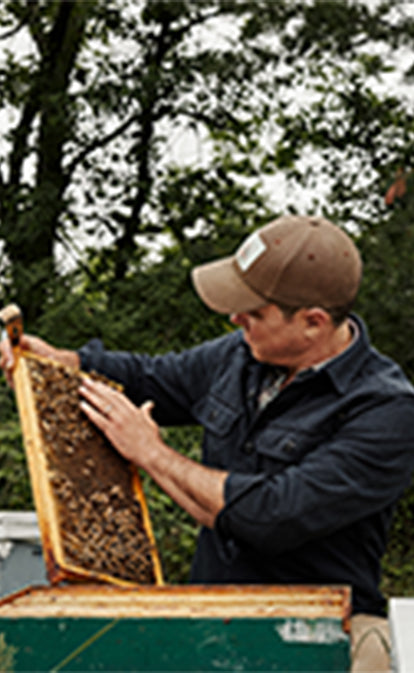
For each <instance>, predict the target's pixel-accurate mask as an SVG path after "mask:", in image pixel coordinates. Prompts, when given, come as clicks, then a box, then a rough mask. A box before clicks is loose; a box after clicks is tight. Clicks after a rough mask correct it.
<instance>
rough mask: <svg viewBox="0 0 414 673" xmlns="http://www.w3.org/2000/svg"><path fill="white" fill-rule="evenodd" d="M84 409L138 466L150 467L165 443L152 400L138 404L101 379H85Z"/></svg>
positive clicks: (81, 391) (127, 457)
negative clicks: (154, 450)
mask: <svg viewBox="0 0 414 673" xmlns="http://www.w3.org/2000/svg"><path fill="white" fill-rule="evenodd" d="M79 392H80V394H81V395H82V396H83V397H84V400H83V401H82V402H81V409H82V410H83V411H84V412H85V414H86V415H87V416H88V418H89V419H90V420H91V421H92V422H93V423H94V424H95V425H96V426H97V427H98V428H99V429H100V430H102V432H104V433H105V435H106V436H107V437H108V439H109V441H110V442H111V444H113V445H114V446H115V447H116V448H117V450H118V451H119V452H120V453H121V454H122V455H123V456H124V458H126V459H127V460H129V461H131V462H132V463H134V464H135V465H137V466H138V467H142V468H144V469H148V463H149V460H150V459H151V451H152V449H154V448H155V447H156V445H157V444H158V443H162V439H161V435H160V432H159V429H158V425H157V424H156V423H155V421H153V419H152V418H151V411H152V409H153V406H154V405H153V403H152V402H146V403H144V404H143V405H142V406H141V407H137V406H135V404H133V403H132V402H131V401H130V400H129V399H128V398H127V397H126V396H125V395H124V394H123V393H121V392H120V391H119V390H116V389H114V388H112V387H111V386H108V385H105V384H104V383H102V382H101V381H94V380H92V379H89V378H85V379H84V380H83V384H82V386H81V388H80V389H79Z"/></svg>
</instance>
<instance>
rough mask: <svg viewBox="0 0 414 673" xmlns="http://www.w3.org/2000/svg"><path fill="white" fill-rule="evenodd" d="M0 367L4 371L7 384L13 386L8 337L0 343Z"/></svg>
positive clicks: (12, 365) (10, 348) (11, 355)
mask: <svg viewBox="0 0 414 673" xmlns="http://www.w3.org/2000/svg"><path fill="white" fill-rule="evenodd" d="M0 367H1V368H2V369H3V371H4V376H5V377H6V381H7V383H8V385H9V386H10V387H11V388H13V368H14V357H13V350H12V347H11V344H10V341H9V339H8V338H5V339H3V341H2V342H1V343H0Z"/></svg>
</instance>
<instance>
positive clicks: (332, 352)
mask: <svg viewBox="0 0 414 673" xmlns="http://www.w3.org/2000/svg"><path fill="white" fill-rule="evenodd" d="M357 330H358V327H357V325H355V324H354V323H353V322H352V321H351V320H346V321H344V322H343V323H342V324H341V325H339V327H337V328H336V329H335V330H334V332H333V334H332V338H331V339H329V341H328V342H327V343H325V344H320V347H319V348H318V350H317V351H315V352H314V353H312V355H310V357H309V358H308V359H307V360H306V362H303V363H301V364H300V365H299V366H298V367H296V368H292V369H289V370H288V374H287V376H286V379H285V380H284V382H283V387H285V386H286V385H287V384H288V383H290V382H291V381H293V379H294V378H295V377H296V376H297V375H298V374H299V372H302V371H305V370H306V369H311V368H314V369H319V368H320V367H322V366H323V365H324V364H326V363H327V362H328V361H330V360H333V359H334V358H336V357H338V355H340V354H341V353H343V352H344V351H345V350H346V349H347V348H349V346H350V345H351V344H352V343H353V341H354V339H355V338H357V336H358V331H357Z"/></svg>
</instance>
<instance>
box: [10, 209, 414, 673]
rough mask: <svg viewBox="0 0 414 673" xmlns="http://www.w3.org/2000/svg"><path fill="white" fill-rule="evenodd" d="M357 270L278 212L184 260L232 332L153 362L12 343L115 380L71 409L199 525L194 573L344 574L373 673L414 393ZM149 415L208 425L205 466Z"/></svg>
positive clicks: (271, 578)
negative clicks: (356, 308)
mask: <svg viewBox="0 0 414 673" xmlns="http://www.w3.org/2000/svg"><path fill="white" fill-rule="evenodd" d="M361 270H362V264H361V260H360V257H359V254H358V251H357V249H356V247H355V246H354V244H353V242H352V241H351V239H350V238H349V237H348V236H347V235H346V234H345V233H344V232H343V231H341V230H340V229H339V228H338V227H336V226H335V225H333V224H332V223H330V222H328V221H327V220H325V219H323V218H317V217H310V218H309V217H296V216H288V217H281V218H279V219H277V220H276V221H274V222H272V223H270V224H268V225H267V226H265V227H263V228H261V229H259V230H258V231H256V232H255V233H254V234H252V235H251V236H250V237H249V238H248V239H247V240H246V241H245V242H244V243H243V244H242V245H241V247H240V248H239V249H238V250H237V252H236V253H235V255H234V256H232V257H230V258H226V259H222V260H219V261H216V262H213V263H210V264H206V265H203V266H201V267H198V268H196V269H195V270H194V273H193V281H194V284H195V288H196V290H197V292H198V294H199V295H200V297H201V298H202V300H203V301H204V302H205V303H206V304H207V305H208V306H209V307H210V308H212V309H213V310H215V311H219V312H223V313H229V314H230V315H231V321H232V323H233V324H235V325H236V326H238V327H240V328H241V329H240V330H237V331H234V332H233V333H231V334H230V335H226V336H224V337H222V338H219V339H216V340H214V341H211V342H208V343H204V344H202V345H200V346H197V347H195V348H193V349H191V350H188V351H185V352H183V353H180V354H176V353H169V354H167V355H163V356H158V357H153V358H152V357H149V356H146V355H139V354H130V353H110V352H107V351H105V349H104V347H103V346H102V344H101V342H99V341H98V340H93V341H92V342H90V343H89V344H87V345H86V346H84V347H83V348H81V349H80V350H79V352H77V353H74V352H72V351H63V350H59V349H55V348H53V347H52V346H50V345H48V344H46V343H45V342H43V341H41V340H39V339H37V338H36V337H30V336H24V337H23V342H22V345H23V346H24V347H27V348H29V349H31V350H33V351H35V352H37V353H39V354H42V355H47V356H51V357H54V358H56V359H59V360H61V361H62V362H66V363H67V364H71V365H75V366H79V365H80V366H81V367H82V369H84V370H91V369H94V370H96V371H99V372H102V373H104V374H106V375H107V376H108V377H110V378H113V379H115V380H118V381H121V382H122V383H123V385H124V389H125V395H123V394H121V393H120V392H118V391H116V390H113V389H112V388H109V387H107V386H105V385H104V384H102V383H99V382H93V381H88V380H85V382H84V384H83V385H82V387H81V390H80V392H81V395H82V396H83V401H82V402H81V406H82V408H83V410H84V412H85V413H86V414H87V415H88V417H89V418H90V419H91V420H92V421H93V422H94V423H95V424H96V425H97V426H98V427H99V428H101V429H102V430H103V432H104V433H105V434H106V435H107V436H108V438H109V440H110V441H111V442H112V443H113V445H114V446H115V447H116V448H117V449H118V450H119V451H120V452H121V453H122V454H123V455H124V456H125V457H126V458H127V459H129V460H131V461H133V462H134V463H135V464H136V465H138V466H140V467H141V468H143V469H145V470H146V471H147V472H148V473H149V474H150V475H151V477H152V478H153V479H154V480H155V481H156V482H157V483H158V484H159V485H160V486H161V487H162V488H163V489H164V490H165V491H166V492H167V493H168V494H169V495H170V496H172V498H173V499H174V500H175V501H176V502H177V503H178V504H179V505H180V506H181V507H183V508H184V509H185V510H187V511H188V512H189V513H190V514H191V515H192V516H193V517H194V518H195V519H196V520H197V521H198V522H200V523H201V524H202V529H201V533H200V537H199V541H198V547H197V551H196V555H195V559H194V563H193V569H192V581H193V582H202V583H220V582H226V583H252V582H257V583H272V584H278V583H283V584H285V583H289V584H312V583H314V584H349V585H351V587H352V595H353V613H354V626H353V628H354V629H355V633H357V632H358V633H359V634H360V633H361V629H362V633H365V632H366V630H367V628H369V629H371V631H370V633H371V636H372V637H370V638H366V636H365V635H364V637H363V638H362V639H361V643H360V644H359V645H358V647H359V648H360V652H359V654H360V657H359V660H360V661H362V663H358V661H357V662H356V663H355V664H354V670H376V671H380V670H387V666H388V664H387V661H385V663H384V662H382V661H378V660H376V659H375V656H376V655H381V654H382V653H381V638H382V636H381V633H384V634H385V635H386V621H385V619H384V616H385V601H384V599H383V597H382V595H381V593H380V590H379V587H378V584H379V580H380V559H381V556H382V554H383V552H384V549H385V545H386V535H387V531H388V528H389V525H390V521H391V516H392V512H393V508H394V506H395V503H396V501H397V499H398V497H399V496H400V495H401V492H402V490H403V489H404V488H405V487H406V486H408V484H409V482H410V477H411V472H412V469H413V465H414V424H413V418H414V389H413V387H412V386H411V384H410V383H409V382H408V381H407V379H406V378H405V376H404V374H403V373H402V372H401V370H400V369H399V367H398V366H397V365H396V364H395V363H393V362H392V361H390V360H389V359H388V358H386V357H383V356H381V355H380V354H378V353H377V352H376V351H375V350H374V349H373V348H372V347H371V346H370V344H369V341H368V337H367V333H366V330H365V327H364V325H363V323H362V321H361V320H360V319H359V318H358V317H356V316H352V315H350V314H349V312H350V309H351V306H352V305H353V302H354V300H355V297H356V295H357V292H358V288H359V284H360V280H361ZM1 364H2V366H3V367H5V369H6V371H7V370H9V369H10V367H11V366H12V362H11V360H10V350H9V349H8V348H7V344H6V343H3V344H2V361H1ZM153 419H154V420H153ZM157 423H160V424H162V425H173V424H190V423H197V424H201V425H202V426H204V428H205V438H204V443H203V460H202V464H198V463H196V462H194V461H192V460H190V459H188V458H186V457H184V456H182V455H180V454H179V453H177V452H176V451H174V450H173V449H172V448H170V447H169V446H167V445H166V444H165V442H164V441H163V440H162V438H161V436H160V433H159V430H158V426H157ZM377 634H379V635H380V638H379V639H378V640H376V637H377ZM367 643H372V648H371V649H372V651H373V653H374V659H372V657H371V661H370V663H367V662H366V661H364V660H363V656H364V653H363V650H364V648H365V647H366V645H367ZM361 657H362V659H361ZM357 660H358V657H357ZM358 666H360V668H358ZM361 667H362V668H361Z"/></svg>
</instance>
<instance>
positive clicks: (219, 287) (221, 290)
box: [191, 257, 268, 313]
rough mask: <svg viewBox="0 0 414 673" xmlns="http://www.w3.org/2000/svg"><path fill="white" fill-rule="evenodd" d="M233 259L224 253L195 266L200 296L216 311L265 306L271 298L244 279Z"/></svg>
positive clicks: (242, 310) (225, 311)
mask: <svg viewBox="0 0 414 673" xmlns="http://www.w3.org/2000/svg"><path fill="white" fill-rule="evenodd" d="M233 260H234V258H233V257H225V258H224V259H220V260H217V261H215V262H209V263H208V264H202V265H201V266H197V267H195V269H193V271H192V274H191V275H192V280H193V283H194V287H195V289H196V291H197V293H198V295H199V297H200V298H201V299H202V300H203V302H204V303H205V304H207V306H208V307H209V308H211V309H212V310H213V311H217V313H245V312H247V311H253V310H254V309H257V308H260V307H261V306H264V305H265V304H266V303H268V302H266V300H265V299H264V298H263V297H262V296H261V295H259V294H256V292H254V291H253V290H252V289H250V287H249V286H248V285H246V283H244V282H243V280H242V278H241V277H240V275H239V274H238V273H237V271H236V268H235V266H234V261H233Z"/></svg>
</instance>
